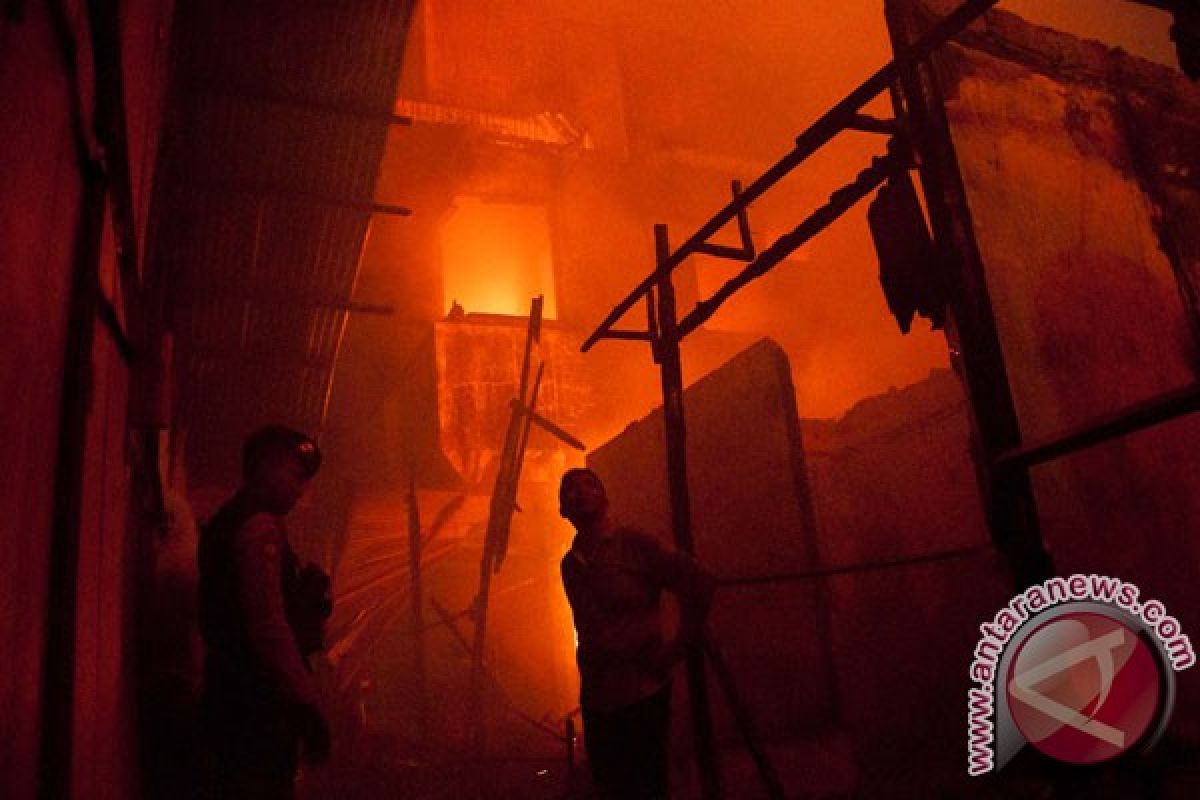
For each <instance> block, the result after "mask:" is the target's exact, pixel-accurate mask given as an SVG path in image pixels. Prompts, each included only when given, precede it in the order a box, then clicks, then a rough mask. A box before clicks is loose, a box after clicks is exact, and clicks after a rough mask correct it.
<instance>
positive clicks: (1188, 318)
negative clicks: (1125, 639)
mask: <svg viewBox="0 0 1200 800" xmlns="http://www.w3.org/2000/svg"><path fill="white" fill-rule="evenodd" d="M938 73H939V78H940V79H941V82H942V91H943V93H944V95H945V105H946V112H947V116H948V119H949V123H950V130H951V136H952V139H953V142H954V147H955V150H956V152H957V155H958V161H959V164H960V168H961V171H962V175H963V179H964V182H965V186H966V190H967V199H968V202H969V204H970V210H971V215H972V217H973V223H974V231H975V236H976V239H977V241H978V243H979V248H980V252H981V255H982V260H983V264H984V269H985V273H986V277H987V281H988V288H989V290H990V292H991V296H992V304H993V306H994V308H995V312H996V320H997V326H998V329H999V332H1000V337H1001V342H1002V345H1003V348H1004V356H1005V360H1006V363H1007V365H1008V370H1009V376H1010V380H1011V382H1012V386H1013V394H1014V398H1015V400H1016V406H1017V411H1018V415H1019V418H1020V424H1021V428H1022V431H1023V434H1024V436H1025V439H1026V441H1034V440H1037V439H1040V438H1045V437H1052V436H1054V435H1057V434H1060V433H1064V432H1066V431H1069V430H1072V429H1075V428H1078V427H1080V426H1082V425H1084V424H1086V423H1087V421H1088V420H1091V419H1094V418H1096V417H1098V416H1102V415H1105V414H1111V413H1113V412H1116V411H1118V410H1120V409H1121V408H1123V407H1126V406H1129V405H1131V404H1137V403H1141V402H1144V401H1147V400H1149V399H1151V398H1153V397H1155V396H1156V395H1159V394H1161V393H1163V392H1168V391H1172V390H1176V389H1180V388H1182V387H1185V386H1188V385H1190V384H1193V383H1194V382H1195V381H1196V380H1197V369H1198V368H1200V348H1198V339H1197V331H1198V330H1200V329H1198V328H1197V327H1196V321H1197V315H1196V312H1197V309H1198V306H1197V304H1196V296H1197V295H1196V292H1197V289H1198V288H1200V271H1198V264H1200V261H1198V254H1200V251H1198V248H1197V242H1198V240H1197V236H1198V233H1197V230H1198V228H1197V225H1196V219H1197V209H1198V204H1200V185H1198V184H1197V182H1196V174H1197V170H1198V169H1200V148H1198V147H1197V145H1196V143H1197V142H1198V141H1200V88H1198V87H1197V86H1196V85H1195V84H1194V83H1192V82H1190V81H1188V80H1187V79H1186V78H1185V77H1184V76H1183V75H1182V74H1181V73H1180V72H1178V71H1177V70H1173V69H1170V68H1168V67H1164V66H1160V65H1156V64H1151V63H1149V62H1145V61H1141V60H1139V59H1136V58H1133V57H1131V56H1129V55H1127V54H1125V53H1123V52H1121V51H1119V50H1110V49H1108V48H1106V47H1104V46H1102V45H1100V44H1097V43H1095V42H1084V41H1079V40H1076V39H1073V38H1071V37H1068V36H1065V35H1062V34H1058V33H1055V32H1052V31H1048V30H1045V29H1041V28H1036V27H1033V26H1030V25H1027V24H1025V23H1023V22H1022V21H1021V20H1020V19H1018V18H1016V17H1013V16H1011V15H1007V14H1000V13H997V14H993V15H990V16H989V17H988V18H987V21H986V23H984V24H981V25H979V26H977V27H976V28H975V29H973V30H972V32H971V33H969V34H968V35H967V36H966V37H965V38H964V39H963V46H958V47H952V48H950V49H949V50H948V51H947V53H946V54H945V56H944V57H943V58H942V59H940V60H939V61H938ZM1198 452H1200V419H1197V418H1196V416H1195V415H1192V416H1191V417H1186V418H1182V419H1179V420H1176V421H1174V422H1172V423H1169V424H1166V425H1163V426H1161V427H1159V428H1155V429H1152V430H1148V431H1145V432H1143V433H1140V434H1137V435H1133V436H1128V437H1124V438H1122V439H1119V440H1116V441H1112V442H1109V443H1107V444H1104V445H1101V446H1098V447H1095V448H1092V449H1091V450H1088V451H1085V452H1082V453H1079V454H1077V455H1075V456H1072V457H1070V458H1066V459H1063V460H1060V461H1057V462H1054V463H1051V464H1048V465H1045V466H1042V467H1038V468H1036V469H1035V470H1034V471H1033V478H1034V486H1035V491H1036V495H1037V501H1038V506H1039V512H1040V518H1041V521H1042V527H1043V535H1044V537H1045V540H1046V542H1047V545H1048V547H1049V550H1050V553H1051V555H1052V556H1053V558H1054V559H1055V565H1056V568H1057V570H1058V571H1059V572H1060V573H1063V574H1069V573H1071V572H1093V571H1094V572H1100V573H1106V574H1112V575H1118V576H1120V577H1122V578H1124V579H1126V580H1130V581H1133V582H1135V583H1137V584H1138V585H1139V586H1141V587H1142V590H1143V592H1144V593H1145V594H1146V595H1147V596H1150V597H1158V598H1159V599H1161V600H1162V601H1163V602H1164V603H1166V605H1167V607H1168V608H1169V609H1171V613H1173V614H1175V615H1176V616H1178V617H1179V618H1180V620H1182V621H1183V624H1184V626H1185V629H1187V627H1188V626H1189V625H1190V626H1191V628H1192V629H1193V630H1194V629H1197V626H1200V591H1197V589H1196V587H1197V585H1200V583H1198V582H1200V547H1197V545H1196V542H1195V537H1194V536H1193V535H1192V534H1193V533H1194V531H1196V530H1198V529H1200V504H1198V503H1197V501H1196V497H1197V494H1198V490H1200V483H1198V481H1200V478H1198V477H1197V476H1198V475H1200V472H1198V470H1197V466H1198V465H1200V461H1198V460H1197V455H1196V454H1197V453H1198ZM1179 678H1180V692H1179V705H1178V707H1177V712H1176V718H1175V726H1174V729H1173V732H1174V733H1177V734H1179V735H1182V736H1186V737H1188V738H1190V739H1193V740H1195V739H1196V738H1197V737H1200V714H1198V713H1197V712H1200V676H1198V675H1196V674H1195V672H1194V671H1191V672H1185V673H1183V674H1181V675H1180V676H1179Z"/></svg>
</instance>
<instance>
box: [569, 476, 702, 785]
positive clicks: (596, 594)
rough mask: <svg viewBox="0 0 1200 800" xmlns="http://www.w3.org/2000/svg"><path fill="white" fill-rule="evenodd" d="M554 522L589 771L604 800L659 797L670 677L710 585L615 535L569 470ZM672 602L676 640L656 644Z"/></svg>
mask: <svg viewBox="0 0 1200 800" xmlns="http://www.w3.org/2000/svg"><path fill="white" fill-rule="evenodd" d="M559 513H560V514H562V516H563V517H565V518H566V519H567V520H569V521H570V522H571V524H572V525H573V526H574V527H575V530H576V535H575V540H574V541H573V542H572V543H571V549H570V550H569V551H568V552H567V554H566V556H564V557H563V560H562V579H563V588H564V589H565V590H566V593H567V600H568V601H569V602H570V604H571V613H572V615H573V616H574V619H575V631H576V634H577V635H578V640H579V647H578V650H577V651H576V659H577V661H578V663H579V678H580V705H581V707H582V709H583V726H584V737H585V746H586V749H587V754H588V761H589V763H590V764H591V768H592V775H593V777H594V779H595V782H596V786H597V788H598V789H599V791H600V794H601V796H602V797H604V798H606V800H608V799H611V800H616V799H617V798H620V800H661V798H665V797H667V736H668V732H669V729H670V699H671V686H670V669H671V667H672V666H673V665H674V664H676V663H678V662H679V661H681V660H682V659H683V657H684V656H685V655H686V653H687V651H688V649H689V648H690V647H692V646H693V645H696V644H698V643H699V642H700V640H701V637H702V636H703V633H704V620H705V617H706V616H707V615H708V608H709V604H710V602H711V600H712V593H713V589H714V581H713V579H712V577H711V576H709V575H708V574H707V573H706V572H704V570H702V569H701V568H700V567H699V566H697V565H696V563H695V562H694V561H693V560H692V559H691V558H689V557H688V556H687V555H685V554H683V553H677V552H671V551H667V550H664V549H663V548H662V546H661V545H659V544H658V542H657V541H655V540H654V539H653V538H651V537H649V536H647V535H645V534H643V533H640V532H638V531H635V530H632V529H630V528H623V527H618V526H616V525H614V524H613V523H612V522H611V521H610V520H609V517H608V496H607V494H606V493H605V490H604V484H603V483H602V482H601V481H600V478H599V476H597V475H596V473H594V472H592V471H591V470H589V469H572V470H568V471H567V473H566V474H564V475H563V478H562V484H561V486H560V488H559ZM663 589H666V590H668V591H671V592H673V593H674V594H676V595H677V596H678V598H679V608H680V624H679V632H678V635H677V636H676V637H675V638H674V639H673V640H672V641H671V642H669V643H664V641H663V633H662V613H661V602H660V601H661V596H662V590H663Z"/></svg>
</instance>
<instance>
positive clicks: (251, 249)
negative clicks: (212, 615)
mask: <svg viewBox="0 0 1200 800" xmlns="http://www.w3.org/2000/svg"><path fill="white" fill-rule="evenodd" d="M412 6H413V2H412V0H355V2H348V3H341V2H330V1H329V0H299V1H298V2H297V1H295V0H289V1H287V2H284V1H283V0H263V1H262V2H253V3H246V2H241V1H240V0H220V2H208V3H180V4H179V6H178V10H177V19H176V22H175V44H174V52H173V54H172V56H173V59H174V73H173V83H172V95H171V99H170V102H169V105H168V112H167V124H166V137H165V142H164V148H163V154H162V159H163V160H162V164H161V169H162V175H163V176H164V178H165V180H164V181H162V185H163V186H164V188H163V189H162V190H161V191H160V194H159V196H158V197H157V198H156V208H155V211H156V214H155V220H154V221H155V223H156V226H155V227H156V235H155V240H154V245H153V251H152V252H153V255H152V258H153V262H154V267H155V268H156V270H157V271H158V274H161V275H165V276H167V281H168V285H167V287H166V297H165V301H166V305H167V315H168V320H169V322H168V324H169V327H170V329H171V331H172V333H173V334H174V348H175V354H174V355H175V358H174V369H175V386H176V387H177V391H178V400H179V404H178V406H177V419H176V424H177V425H178V426H179V427H180V428H181V429H182V430H183V431H185V433H186V436H187V442H188V444H187V453H188V466H189V471H190V472H191V473H192V477H193V479H195V480H196V481H198V482H201V483H203V482H207V481H212V482H216V483H218V484H220V483H223V482H226V481H228V480H230V479H232V478H235V477H236V474H237V473H236V463H235V462H234V458H235V456H236V452H237V446H236V443H237V442H239V441H241V439H242V437H243V436H244V435H245V434H246V433H247V432H248V431H250V430H252V429H253V428H254V427H257V426H259V425H262V424H266V423H269V422H283V423H286V424H291V425H294V426H297V427H299V428H301V429H304V430H307V431H310V432H314V433H316V434H318V435H319V433H320V429H321V426H322V422H323V420H324V417H325V413H326V409H327V406H328V398H329V394H330V387H331V382H332V379H333V370H334V365H335V361H336V358H337V353H338V349H339V346H340V342H341V338H342V335H343V332H344V328H345V324H346V318H347V314H348V313H350V312H351V311H353V310H357V311H380V310H385V309H373V308H369V307H361V306H356V305H355V304H354V302H353V293H354V286H355V281H356V277H357V274H358V267H359V259H360V254H361V251H362V247H363V243H364V240H365V237H366V235H367V232H368V228H369V225H370V223H371V219H372V217H373V216H374V215H377V214H389V215H406V214H407V213H408V210H407V209H405V208H403V207H402V206H400V205H397V204H389V203H379V202H376V200H375V198H374V194H375V188H376V178H377V176H378V172H379V164H380V160H381V158H382V154H383V148H384V143H385V139H386V137H387V134H388V131H389V128H390V127H391V126H393V125H398V124H405V123H407V122H408V120H407V118H405V117H401V116H398V115H396V114H395V112H394V103H395V96H396V84H397V81H398V79H399V74H400V68H401V64H402V57H403V51H404V44H405V39H406V33H407V29H408V24H409V19H410V16H411V11H412Z"/></svg>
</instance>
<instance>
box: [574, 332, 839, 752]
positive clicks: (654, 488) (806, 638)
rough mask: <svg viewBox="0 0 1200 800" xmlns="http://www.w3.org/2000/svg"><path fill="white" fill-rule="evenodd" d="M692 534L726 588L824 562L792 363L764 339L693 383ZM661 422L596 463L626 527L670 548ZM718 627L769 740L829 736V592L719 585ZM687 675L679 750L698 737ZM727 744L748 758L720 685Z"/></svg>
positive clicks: (608, 446) (718, 705)
mask: <svg viewBox="0 0 1200 800" xmlns="http://www.w3.org/2000/svg"><path fill="white" fill-rule="evenodd" d="M684 407H685V414H686V417H687V424H688V469H689V476H688V477H689V483H690V486H691V492H692V502H691V507H692V515H693V536H694V538H695V543H696V554H697V558H698V560H699V561H700V562H701V563H702V564H703V565H705V567H706V568H708V569H709V570H711V571H712V572H714V573H715V574H717V575H718V576H720V577H722V578H738V577H743V578H749V577H760V576H764V575H773V574H779V573H792V572H798V571H803V570H809V569H814V568H816V567H818V566H820V565H821V564H822V563H823V562H822V553H821V552H820V547H819V543H818V533H817V531H816V530H815V526H814V523H813V517H812V508H811V506H810V504H809V486H808V473H807V470H806V468H805V458H804V454H803V451H802V448H801V441H800V430H799V420H798V418H797V415H796V406H795V391H794V389H793V388H792V385H791V372H790V368H789V366H788V363H787V357H786V356H785V355H784V353H783V351H782V350H781V349H780V348H779V346H778V345H776V344H775V343H773V342H770V341H762V342H759V343H758V344H756V345H754V346H752V347H750V348H749V349H747V350H746V351H744V352H742V353H740V354H739V355H738V356H736V357H735V358H734V359H732V360H731V361H730V362H728V363H727V364H725V365H724V366H722V367H721V368H719V369H717V370H715V371H714V372H712V373H710V374H709V375H708V376H706V377H705V378H703V379H701V380H700V381H698V382H696V383H695V384H693V385H692V386H690V387H689V388H688V390H687V392H686V393H685V398H684ZM663 435H664V434H663V418H662V413H661V411H656V412H654V413H653V414H651V415H650V416H648V417H645V418H644V419H641V420H638V421H637V422H634V423H633V424H631V425H630V426H629V427H628V428H626V430H625V431H624V432H623V433H622V434H621V435H619V436H618V437H617V438H615V439H613V440H612V441H609V442H607V443H605V444H604V445H602V446H601V447H599V448H597V449H596V450H594V451H592V452H591V453H589V455H588V462H587V463H588V466H589V467H591V468H593V469H595V470H596V471H597V472H598V473H599V474H600V476H601V478H602V479H603V480H604V482H605V484H606V486H607V487H608V493H609V498H610V502H611V504H612V514H613V517H614V519H615V520H617V521H618V523H623V524H628V525H632V526H634V527H637V528H640V529H642V530H645V531H647V532H649V533H651V534H653V535H655V536H656V537H658V538H659V539H660V540H662V541H663V543H664V544H665V545H666V546H668V547H672V548H673V547H674V542H673V539H672V537H671V534H670V511H669V505H668V498H667V491H666V464H665V455H664V449H663ZM711 626H712V630H713V632H714V634H715V636H716V638H717V640H718V641H719V642H720V644H721V646H722V648H723V649H724V651H725V653H726V657H727V659H728V662H729V665H730V668H731V670H732V672H733V674H734V675H735V677H736V679H737V683H738V685H739V688H740V690H741V692H742V694H743V696H744V698H745V701H746V703H747V705H748V706H749V707H750V708H751V709H752V713H753V715H754V717H755V720H756V722H757V724H758V726H759V727H760V733H761V734H762V736H763V737H764V738H765V739H768V740H771V741H775V742H781V741H783V740H787V739H796V738H799V737H813V736H816V735H819V734H822V733H828V732H829V731H831V730H833V729H835V728H836V727H837V725H838V723H839V708H838V707H839V700H838V692H837V685H836V681H835V678H834V675H833V669H832V661H831V655H832V654H831V651H830V649H829V646H828V632H829V611H828V597H827V594H826V587H825V586H824V585H823V584H822V583H820V582H811V581H807V582H790V583H777V584H764V585H757V586H738V587H728V588H725V589H722V590H721V591H720V592H719V594H718V596H717V599H716V602H715V604H714V607H713V612H712V619H711ZM684 683H685V682H684V681H683V679H682V674H681V675H680V676H679V680H678V681H677V686H676V694H677V697H676V700H677V706H676V707H677V709H679V711H678V713H677V717H676V719H677V725H676V727H677V733H676V735H677V741H679V742H681V743H683V742H687V741H689V740H690V736H689V735H688V728H687V727H686V720H687V719H688V717H687V714H686V713H685V712H684V711H683V709H685V708H686V707H687V702H686V692H685V691H684V689H683V686H684ZM710 691H711V696H712V698H713V703H712V705H713V709H714V719H715V725H716V731H717V736H718V739H719V740H720V741H721V742H722V743H723V744H725V745H727V746H728V748H729V749H730V750H731V751H736V750H738V749H739V748H740V744H739V742H740V740H739V737H738V734H737V729H736V728H735V727H734V724H733V720H732V718H731V716H730V713H729V707H728V704H727V703H726V700H725V698H724V697H723V695H722V694H721V692H720V690H719V689H718V688H717V684H716V683H715V682H714V683H712V688H711V689H710Z"/></svg>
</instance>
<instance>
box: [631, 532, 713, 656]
mask: <svg viewBox="0 0 1200 800" xmlns="http://www.w3.org/2000/svg"><path fill="white" fill-rule="evenodd" d="M639 538H641V539H642V540H643V544H642V547H643V553H644V556H645V559H646V564H647V566H648V567H649V569H650V573H651V576H652V578H653V579H654V580H655V581H656V582H657V583H658V584H659V585H661V586H662V587H663V588H664V589H666V590H667V591H669V592H672V593H673V594H674V595H675V596H676V597H677V598H679V633H678V635H677V636H676V640H675V641H674V642H672V643H671V644H670V645H669V646H668V650H670V651H671V652H670V653H669V654H668V655H669V656H670V657H671V659H673V660H674V659H677V658H681V657H682V656H683V655H684V651H685V650H686V649H687V648H688V647H691V646H692V645H696V644H699V643H700V642H701V640H702V639H703V637H704V623H705V621H706V620H707V619H708V610H709V608H710V607H711V606H712V598H713V593H714V592H715V591H716V588H717V582H716V579H715V578H713V576H712V575H711V574H710V573H709V572H708V571H707V570H705V569H704V568H703V567H701V566H700V565H699V564H697V563H696V560H695V559H694V558H692V557H691V556H689V555H688V554H687V553H682V552H679V551H677V550H667V549H665V548H664V547H663V546H662V545H660V544H659V543H658V542H657V541H656V540H654V539H652V538H650V537H648V536H646V537H639Z"/></svg>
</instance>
